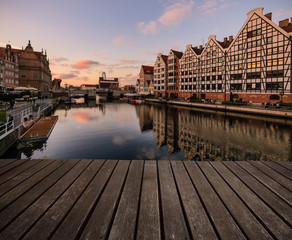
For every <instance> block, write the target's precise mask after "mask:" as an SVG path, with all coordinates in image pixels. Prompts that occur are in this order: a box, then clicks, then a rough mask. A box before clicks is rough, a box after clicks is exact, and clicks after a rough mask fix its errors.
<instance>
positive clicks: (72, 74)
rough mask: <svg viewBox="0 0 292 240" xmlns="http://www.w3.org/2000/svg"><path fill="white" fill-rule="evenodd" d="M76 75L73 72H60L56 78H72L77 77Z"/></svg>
mask: <svg viewBox="0 0 292 240" xmlns="http://www.w3.org/2000/svg"><path fill="white" fill-rule="evenodd" d="M77 77H78V75H76V74H74V73H61V74H59V77H58V78H61V79H72V78H77Z"/></svg>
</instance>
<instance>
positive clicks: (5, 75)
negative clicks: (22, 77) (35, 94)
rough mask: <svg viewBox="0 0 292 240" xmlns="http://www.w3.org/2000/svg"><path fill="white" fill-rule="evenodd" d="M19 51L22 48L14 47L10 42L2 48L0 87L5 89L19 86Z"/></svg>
mask: <svg viewBox="0 0 292 240" xmlns="http://www.w3.org/2000/svg"><path fill="white" fill-rule="evenodd" d="M19 53H20V50H17V49H12V48H11V45H10V44H7V45H6V47H1V48H0V88H1V89H2V90H3V91H4V90H6V89H7V88H8V89H9V88H15V87H18V86H19V66H18V64H19V63H18V55H19Z"/></svg>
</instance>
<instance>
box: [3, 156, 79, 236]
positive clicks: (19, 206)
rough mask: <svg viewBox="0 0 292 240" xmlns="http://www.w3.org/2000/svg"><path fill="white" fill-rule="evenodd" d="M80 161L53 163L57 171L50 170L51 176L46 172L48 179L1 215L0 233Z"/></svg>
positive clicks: (44, 178)
mask: <svg viewBox="0 0 292 240" xmlns="http://www.w3.org/2000/svg"><path fill="white" fill-rule="evenodd" d="M78 161H79V160H70V161H65V164H62V163H63V162H64V161H61V160H58V161H55V162H54V163H52V164H51V165H53V166H54V168H55V170H54V169H49V170H50V172H51V173H50V174H49V172H48V171H46V173H47V174H48V175H47V177H43V178H41V180H40V182H39V183H38V184H35V185H34V186H33V187H32V188H31V189H30V190H29V191H27V192H25V193H24V194H23V195H21V196H20V197H19V198H18V199H17V200H16V201H14V202H13V203H12V204H10V205H9V206H8V207H6V208H5V209H4V210H3V211H2V212H1V213H0V231H1V229H3V228H4V227H5V226H6V225H7V224H8V223H9V222H11V221H13V220H14V219H15V218H16V217H17V216H18V215H20V214H21V213H22V212H23V211H24V210H25V209H26V208H28V207H29V206H30V205H31V204H32V203H33V202H35V201H36V200H37V199H38V198H39V197H40V196H41V195H42V194H43V193H45V192H46V191H47V190H48V189H49V188H50V187H51V186H52V185H54V183H55V182H57V181H58V180H59V179H60V178H61V177H62V176H64V175H65V174H66V173H67V172H68V171H69V170H70V169H71V168H72V167H73V166H74V165H75V164H76V163H77V162H78ZM51 165H49V166H48V167H50V166H51ZM57 167H58V168H57ZM56 168H57V169H56ZM46 170H48V169H46ZM34 176H35V175H34ZM34 176H32V177H31V178H33V177H34ZM28 180H30V179H28ZM10 192H11V191H10ZM10 192H8V193H10ZM17 193H18V192H17Z"/></svg>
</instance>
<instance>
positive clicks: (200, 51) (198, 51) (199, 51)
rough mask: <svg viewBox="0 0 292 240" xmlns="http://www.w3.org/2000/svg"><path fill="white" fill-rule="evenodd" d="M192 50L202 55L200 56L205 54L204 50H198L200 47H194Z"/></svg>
mask: <svg viewBox="0 0 292 240" xmlns="http://www.w3.org/2000/svg"><path fill="white" fill-rule="evenodd" d="M192 49H193V50H194V52H195V53H196V54H197V55H200V54H201V53H202V52H203V50H204V48H202V49H200V48H198V47H192Z"/></svg>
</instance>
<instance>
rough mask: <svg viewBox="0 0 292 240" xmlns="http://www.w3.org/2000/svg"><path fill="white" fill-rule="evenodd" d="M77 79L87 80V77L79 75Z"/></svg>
mask: <svg viewBox="0 0 292 240" xmlns="http://www.w3.org/2000/svg"><path fill="white" fill-rule="evenodd" d="M78 80H81V81H85V82H87V81H88V80H89V79H88V77H86V76H81V77H79V78H78Z"/></svg>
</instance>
